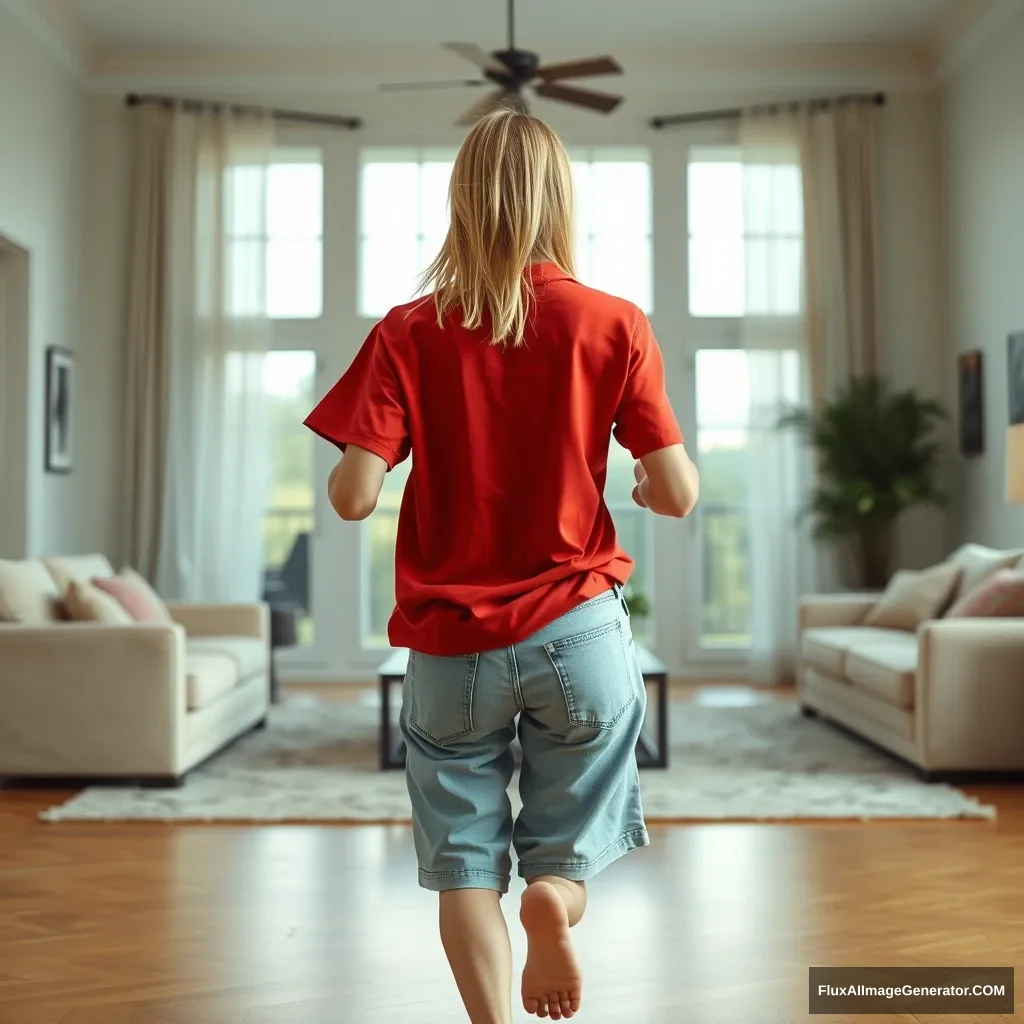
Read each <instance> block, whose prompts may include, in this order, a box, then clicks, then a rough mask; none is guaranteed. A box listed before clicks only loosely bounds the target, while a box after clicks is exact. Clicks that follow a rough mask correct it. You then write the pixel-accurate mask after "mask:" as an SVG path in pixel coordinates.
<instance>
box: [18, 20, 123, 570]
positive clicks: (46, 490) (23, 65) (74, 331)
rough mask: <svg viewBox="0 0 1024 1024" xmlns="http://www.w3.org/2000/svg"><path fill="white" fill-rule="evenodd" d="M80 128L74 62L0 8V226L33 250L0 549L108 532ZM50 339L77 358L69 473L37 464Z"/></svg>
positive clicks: (96, 538) (64, 542) (40, 549)
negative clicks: (86, 319)
mask: <svg viewBox="0 0 1024 1024" xmlns="http://www.w3.org/2000/svg"><path fill="white" fill-rule="evenodd" d="M86 128H87V124H86V101H85V98H84V94H83V92H82V90H81V89H80V87H79V85H78V84H77V83H76V81H75V80H74V78H73V77H72V75H71V74H70V72H69V71H68V70H66V69H65V68H64V67H63V66H61V65H60V64H59V63H58V62H57V60H56V59H55V58H54V57H53V56H51V54H50V53H49V52H48V51H46V50H45V49H44V48H43V47H42V46H41V45H40V43H39V42H38V41H37V39H36V38H35V37H34V36H32V35H30V34H29V33H28V32H26V31H25V29H24V28H23V27H22V25H21V23H20V22H18V21H16V20H15V19H14V18H13V17H12V16H11V15H10V13H9V12H7V11H6V10H5V9H4V8H3V7H2V6H0V236H3V237H6V238H8V239H9V240H11V241H12V242H14V243H15V244H16V245H18V246H20V247H22V248H24V249H25V250H27V251H28V254H29V317H28V326H29V330H28V347H27V350H22V351H17V352H14V353H9V355H10V356H11V357H12V358H9V359H8V361H7V363H6V370H5V372H9V373H11V374H12V375H14V379H13V380H12V381H8V382H7V383H8V384H9V385H10V384H13V391H14V393H15V395H19V394H20V395H21V396H23V400H22V401H21V402H20V403H17V404H15V403H11V402H6V403H5V409H4V410H3V412H4V419H5V425H6V429H7V432H8V438H9V440H10V441H11V442H12V448H13V450H14V453H15V462H16V465H15V467H14V470H13V473H12V480H13V483H14V485H15V486H16V487H17V488H18V490H19V492H21V501H22V509H23V517H22V522H21V523H18V524H17V526H16V529H15V530H14V531H13V532H14V533H15V534H16V536H15V537H13V538H10V539H8V540H7V546H8V550H5V551H3V552H0V555H7V556H19V555H23V554H26V553H27V554H42V553H46V552H55V551H82V550H94V549H100V550H108V549H109V548H110V547H111V544H112V541H113V537H114V534H113V526H112V524H111V523H110V520H109V518H108V517H109V509H110V491H111V479H110V467H109V466H108V465H107V464H106V463H105V461H104V459H103V458H102V457H97V456H96V455H95V453H94V451H93V441H92V439H91V438H90V436H89V432H90V431H91V430H92V429H93V428H94V427H95V425H96V424H97V423H98V422H99V421H101V420H103V419H104V417H106V416H108V415H110V408H109V407H110V406H111V404H116V402H114V403H111V401H110V400H111V398H112V395H111V393H110V388H109V387H107V386H105V384H104V375H105V374H106V373H108V372H109V370H110V366H109V363H107V360H108V359H109V353H106V352H102V351H101V352H96V351H95V350H94V348H93V345H92V340H93V339H92V338H91V336H90V334H89V332H88V329H87V327H86V325H85V324H84V323H83V318H82V315H81V306H80V296H81V290H80V286H81V283H82V278H81V274H80V271H81V266H82V256H83V251H82V248H81V243H82V237H83V236H82V229H83V223H84V212H85V196H86V179H85V170H86V168H85V162H84V155H85V152H86ZM50 345H61V346H64V347H66V348H70V349H73V350H74V351H75V353H76V356H77V366H78V376H77V380H76V382H75V388H74V392H73V398H72V401H73V412H72V415H73V423H72V429H73V431H74V444H75V449H76V460H77V465H76V467H75V471H74V472H73V473H72V474H71V475H70V476H54V475H49V474H46V473H44V469H43V436H44V394H43V390H44V378H45V365H46V364H45V360H46V349H47V347H48V346H50ZM4 486H6V483H5V484H4Z"/></svg>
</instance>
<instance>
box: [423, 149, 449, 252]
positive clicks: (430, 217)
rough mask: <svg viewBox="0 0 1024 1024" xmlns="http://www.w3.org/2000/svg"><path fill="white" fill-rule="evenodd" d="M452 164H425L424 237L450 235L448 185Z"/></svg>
mask: <svg viewBox="0 0 1024 1024" xmlns="http://www.w3.org/2000/svg"><path fill="white" fill-rule="evenodd" d="M453 166H454V164H451V163H437V162H432V163H425V164H423V169H422V172H421V175H420V182H421V185H422V188H423V194H422V197H421V211H420V229H421V231H422V232H423V234H424V235H430V236H431V237H437V236H438V235H440V236H441V238H442V239H443V238H444V236H445V235H446V234H447V233H448V183H449V182H450V181H451V177H452V167H453Z"/></svg>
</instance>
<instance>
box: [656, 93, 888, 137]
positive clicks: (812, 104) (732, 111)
mask: <svg viewBox="0 0 1024 1024" xmlns="http://www.w3.org/2000/svg"><path fill="white" fill-rule="evenodd" d="M888 101H889V98H888V96H886V94H885V93H884V92H876V93H869V94H864V95H860V94H857V95H852V96H833V97H831V98H829V99H820V100H793V101H791V102H789V103H767V104H764V105H759V106H753V107H746V108H744V107H731V108H729V109H727V110H702V111H698V112H697V113H694V114H670V115H668V116H666V117H652V118H651V119H650V121H649V122H648V124H649V125H650V126H651V127H652V128H669V127H671V126H672V125H677V124H706V123H708V122H710V121H738V120H740V119H741V118H742V117H743V116H744V115H745V114H746V113H747V112H748V111H750V110H766V111H768V113H770V114H777V113H778V112H779V111H781V110H791V111H793V112H794V113H795V112H796V111H798V110H800V108H801V107H807V109H808V110H811V111H815V110H828V109H829V108H830V107H841V106H845V105H847V104H865V105H871V106H876V107H884V106H885V105H886V103H887V102H888Z"/></svg>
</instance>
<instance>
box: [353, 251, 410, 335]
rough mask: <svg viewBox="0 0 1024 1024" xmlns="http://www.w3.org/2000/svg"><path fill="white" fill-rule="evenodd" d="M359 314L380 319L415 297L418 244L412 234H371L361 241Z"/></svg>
mask: <svg viewBox="0 0 1024 1024" xmlns="http://www.w3.org/2000/svg"><path fill="white" fill-rule="evenodd" d="M361 265H362V274H361V275H360V282H359V287H360V296H359V312H360V313H361V314H362V315H363V316H372V317H380V316H384V314H385V313H387V312H388V310H390V309H391V308H392V307H393V306H399V305H401V304H402V303H403V302H408V301H409V300H410V299H412V298H414V297H415V295H416V288H417V280H416V275H417V273H418V271H419V269H420V242H419V239H418V238H417V237H416V235H414V234H406V235H399V236H391V237H388V236H380V235H375V236H371V237H369V238H365V239H364V240H363V245H362V260H361Z"/></svg>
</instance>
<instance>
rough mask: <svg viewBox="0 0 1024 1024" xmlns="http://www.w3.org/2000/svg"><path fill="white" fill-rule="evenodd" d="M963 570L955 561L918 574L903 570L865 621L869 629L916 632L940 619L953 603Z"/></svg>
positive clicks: (923, 570)
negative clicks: (931, 620)
mask: <svg viewBox="0 0 1024 1024" xmlns="http://www.w3.org/2000/svg"><path fill="white" fill-rule="evenodd" d="M962 573H963V569H962V568H961V567H960V566H959V565H954V564H953V563H952V562H943V563H942V564H941V565H933V566H932V567H931V568H930V569H922V570H920V571H915V570H912V569H901V570H900V571H899V572H897V573H896V574H895V575H894V576H893V578H892V579H891V580H890V581H889V586H888V587H886V588H885V593H884V594H883V595H882V598H881V600H880V601H879V602H878V604H876V605H875V606H874V607H873V608H872V609H871V611H869V612H868V614H867V615H866V616H865V618H864V625H865V626H875V627H878V628H879V629H903V630H906V631H908V632H911V633H912V632H914V631H915V630H916V629H917V627H918V626H920V625H921V623H922V622H926V621H927V620H928V619H934V618H937V617H938V616H940V615H941V614H942V613H943V612H944V611H945V610H946V609H947V608H948V607H949V605H950V602H951V601H952V600H953V593H954V591H955V590H956V586H957V583H958V582H959V580H960V576H961V574H962Z"/></svg>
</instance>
